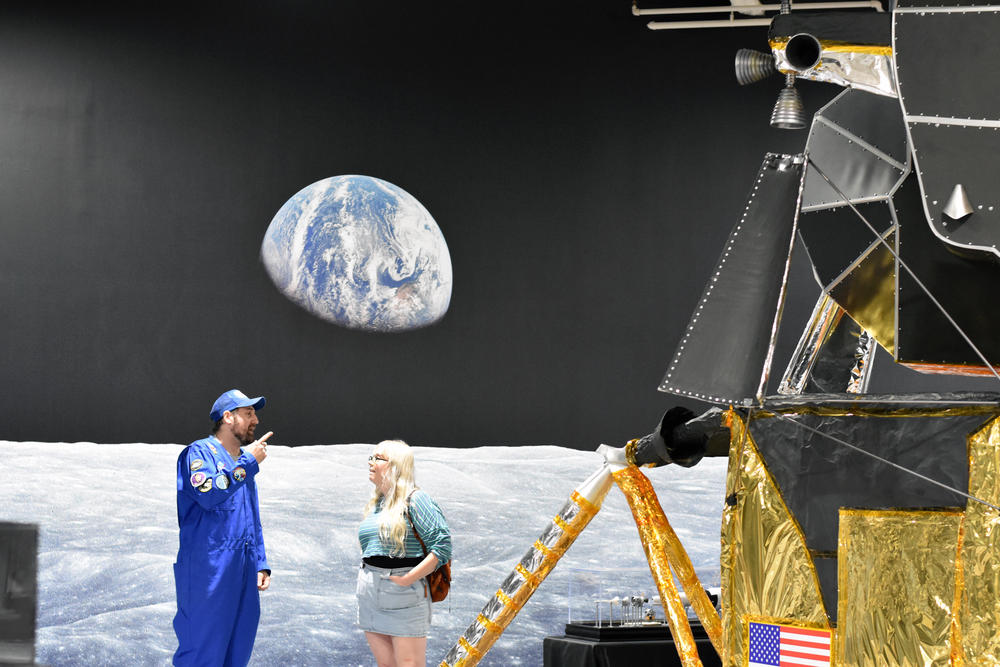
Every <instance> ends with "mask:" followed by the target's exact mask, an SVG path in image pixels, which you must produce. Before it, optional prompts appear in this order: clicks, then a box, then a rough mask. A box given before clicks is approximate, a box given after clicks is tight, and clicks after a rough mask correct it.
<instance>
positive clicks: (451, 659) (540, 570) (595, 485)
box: [439, 465, 612, 667]
mask: <svg viewBox="0 0 1000 667" xmlns="http://www.w3.org/2000/svg"><path fill="white" fill-rule="evenodd" d="M611 485H612V479H611V470H610V469H609V468H608V466H606V465H605V466H602V467H601V468H600V469H599V470H598V471H597V472H595V473H594V474H593V475H591V476H590V478H588V479H587V480H586V481H585V482H584V483H583V484H581V485H580V486H578V487H577V488H576V490H574V491H573V493H572V494H571V495H570V498H569V500H568V501H567V502H566V504H565V505H563V507H562V509H561V510H560V511H559V513H558V514H557V515H556V516H554V517H553V518H552V523H550V524H549V525H548V526H547V527H546V528H545V530H544V531H542V534H541V536H539V538H538V540H536V541H535V543H534V544H533V545H532V546H531V548H530V549H528V551H527V553H525V554H524V556H523V557H522V558H521V560H520V561H519V562H518V563H517V564H516V565H515V566H514V569H513V571H512V572H511V573H510V574H509V575H507V578H506V579H504V581H503V583H502V584H501V585H500V588H499V589H498V590H497V592H496V593H495V594H494V595H493V597H492V598H490V600H489V601H488V602H487V603H486V605H485V606H484V607H483V609H482V611H481V612H480V613H479V614H478V615H477V616H476V620H475V621H473V622H472V624H471V625H469V627H468V628H466V630H465V632H464V633H462V636H461V637H459V638H458V641H457V642H456V643H455V644H454V645H453V646H452V647H451V649H450V650H449V651H448V653H447V654H446V655H445V658H444V660H443V661H442V662H441V663H440V665H439V667H472V666H473V665H476V664H478V663H479V661H480V660H482V659H483V656H485V655H486V653H487V652H488V651H489V650H490V648H491V647H492V646H493V644H494V643H495V642H496V640H497V639H498V638H499V637H500V635H501V634H503V631H504V630H505V629H506V628H507V626H508V625H510V622H511V621H513V620H514V618H515V617H516V616H517V613H518V612H519V611H520V610H521V608H522V607H523V606H524V605H525V603H526V602H527V601H528V599H529V598H530V597H531V596H532V595H533V594H534V592H535V591H536V590H537V589H538V587H539V586H540V585H541V583H542V581H544V580H545V577H547V576H548V575H549V572H551V571H552V568H554V567H555V566H556V563H558V562H559V559H560V558H562V556H563V554H565V553H566V550H567V549H569V547H570V546H571V545H572V544H573V542H574V541H575V540H576V538H577V536H578V535H579V534H580V532H581V531H582V530H583V529H584V528H585V527H586V526H587V524H588V523H590V520H591V519H593V518H594V516H595V515H596V514H597V512H598V511H600V509H601V504H602V503H603V502H604V497H605V496H606V495H607V493H608V490H609V489H610V488H611Z"/></svg>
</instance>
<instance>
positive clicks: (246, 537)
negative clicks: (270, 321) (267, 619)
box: [173, 389, 273, 667]
mask: <svg viewBox="0 0 1000 667" xmlns="http://www.w3.org/2000/svg"><path fill="white" fill-rule="evenodd" d="M265 402H266V401H265V399H264V397H263V396H258V397H257V398H248V397H247V396H246V394H244V393H243V392H241V391H240V390H238V389H230V390H229V391H227V392H225V393H224V394H222V395H221V396H219V398H218V399H217V400H216V401H215V404H214V405H213V406H212V411H211V413H209V416H210V418H211V420H212V421H213V422H214V423H215V426H214V428H213V430H212V435H210V436H208V437H207V438H202V439H201V440H196V441H195V442H192V443H191V444H190V445H188V446H187V447H185V448H184V450H183V451H182V452H181V453H180V456H179V457H178V458H177V523H178V525H179V526H180V548H179V549H178V551H177V562H176V563H174V581H175V582H176V586H177V615H176V616H175V617H174V631H175V632H176V633H177V643H178V647H177V651H176V652H175V653H174V661H173V662H174V664H175V665H184V666H186V667H187V666H192V665H206V666H209V665H211V666H213V667H218V666H220V665H221V666H223V667H231V666H237V665H239V666H241V667H242V666H245V665H246V664H247V663H248V662H249V661H250V654H251V653H252V652H253V644H254V639H256V637H257V623H258V621H259V620H260V592H259V591H263V590H267V587H268V586H269V585H270V583H271V568H270V567H269V566H268V564H267V555H266V553H265V552H264V536H263V533H262V531H261V524H260V507H259V504H258V500H257V484H256V482H255V481H254V477H256V475H257V473H258V471H259V470H260V463H261V462H262V461H263V460H264V459H265V458H267V440H268V438H270V437H271V436H272V435H273V433H272V432H270V431H269V432H268V433H266V434H265V435H263V436H261V437H260V438H258V439H257V440H254V439H253V436H254V430H255V429H256V428H257V424H258V423H259V422H258V419H257V412H258V411H259V410H261V409H263V408H264V403H265Z"/></svg>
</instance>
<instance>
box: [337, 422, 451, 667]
mask: <svg viewBox="0 0 1000 667" xmlns="http://www.w3.org/2000/svg"><path fill="white" fill-rule="evenodd" d="M368 480H369V481H370V482H371V483H372V484H373V485H374V486H375V488H374V490H373V492H372V497H371V500H369V501H368V505H367V506H365V511H364V519H363V520H362V521H361V525H360V526H359V527H358V540H359V541H360V543H361V559H362V562H361V570H360V571H359V572H358V591H357V593H358V625H360V626H361V629H362V630H364V631H365V637H366V638H367V639H368V646H369V647H370V648H371V651H372V655H374V656H375V660H376V662H377V663H378V665H379V667H417V666H419V667H424V665H425V664H426V652H427V633H428V631H429V630H430V624H431V598H430V592H429V591H428V589H427V584H426V582H425V581H424V577H426V576H427V575H428V574H430V573H431V572H433V571H434V570H436V569H437V568H438V567H440V566H441V565H443V564H445V563H447V562H448V561H450V560H451V534H450V533H449V532H448V524H447V523H446V522H445V519H444V515H443V514H442V513H441V508H440V507H438V505H437V503H436V502H434V500H433V499H432V498H431V497H430V496H429V495H427V494H426V493H425V492H423V491H421V490H420V489H418V488H417V487H416V484H415V482H414V475H413V451H412V450H411V449H410V447H409V445H407V444H406V443H405V442H403V441H402V440H384V441H382V442H380V443H379V444H378V445H377V446H376V447H375V451H374V453H372V455H371V456H369V457H368ZM411 521H412V525H411ZM413 526H415V527H416V529H417V532H418V533H419V534H420V539H422V540H423V541H424V545H426V547H427V555H426V556H425V555H424V550H423V549H422V548H421V546H420V542H419V541H417V537H416V536H415V535H414V534H413Z"/></svg>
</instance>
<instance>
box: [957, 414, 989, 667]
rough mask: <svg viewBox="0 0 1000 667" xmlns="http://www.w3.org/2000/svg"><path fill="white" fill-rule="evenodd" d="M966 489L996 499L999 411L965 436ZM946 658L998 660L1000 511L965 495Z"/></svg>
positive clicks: (980, 662)
mask: <svg viewBox="0 0 1000 667" xmlns="http://www.w3.org/2000/svg"><path fill="white" fill-rule="evenodd" d="M969 493H970V494H971V495H973V496H975V497H977V498H982V499H983V500H987V501H989V502H991V503H993V504H995V505H1000V417H998V418H995V419H992V420H991V421H989V422H988V423H987V424H986V425H984V426H983V427H982V428H981V429H979V430H978V431H977V432H976V433H974V434H972V436H970V437H969ZM952 664H954V665H1000V514H998V513H997V511H996V510H994V509H993V508H991V507H987V506H986V505H983V504H982V503H978V502H974V501H971V500H970V501H969V502H968V504H967V505H966V509H965V515H964V516H963V517H962V525H961V530H960V531H959V543H958V563H957V566H956V573H955V617H954V621H953V626H952Z"/></svg>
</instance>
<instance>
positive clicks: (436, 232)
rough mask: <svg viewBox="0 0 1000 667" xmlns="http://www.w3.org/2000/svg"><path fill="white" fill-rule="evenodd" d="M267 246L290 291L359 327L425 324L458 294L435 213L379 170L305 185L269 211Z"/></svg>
mask: <svg viewBox="0 0 1000 667" xmlns="http://www.w3.org/2000/svg"><path fill="white" fill-rule="evenodd" d="M260 255H261V260H262V261H263V263H264V267H265V268H266V269H267V273H268V275H269V276H270V277H271V280H272V281H273V282H274V284H275V285H276V286H277V288H278V289H279V290H280V291H281V293H282V294H284V295H285V296H286V297H288V298H289V299H291V300H292V301H293V302H295V303H297V304H298V305H300V306H302V307H303V308H305V309H306V310H307V311H309V312H310V313H312V314H314V315H316V316H318V317H321V318H322V319H324V320H327V321H329V322H333V323H334V324H338V325H340V326H344V327H348V328H351V329H360V330H365V331H385V332H393V331H408V330H411V329H417V328H420V327H425V326H427V325H430V324H433V323H435V322H437V321H438V320H440V319H441V318H442V317H444V314H445V312H447V310H448V305H449V304H450V302H451V286H452V272H451V256H450V255H449V254H448V245H447V243H445V240H444V235H443V234H442V233H441V230H440V229H439V228H438V226H437V223H436V222H434V218H432V217H431V214H430V213H428V212H427V209H425V208H424V207H423V205H421V203H420V202H419V201H417V200H416V199H415V198H414V197H413V196H412V195H410V194H409V193H408V192H406V191H405V190H403V189H402V188H400V187H398V186H396V185H393V184H392V183H388V182H386V181H383V180H381V179H378V178H373V177H371V176H356V175H349V176H333V177H331V178H327V179H324V180H322V181H317V182H316V183H313V184H312V185H310V186H308V187H305V188H303V189H302V190H300V191H299V192H298V193H296V194H295V196H294V197H292V198H291V199H289V200H288V201H287V202H285V205H284V206H282V207H281V209H280V210H279V211H278V212H277V214H275V216H274V219H273V220H271V224H270V226H269V227H268V228H267V232H266V233H265V234H264V241H263V243H262V244H261V249H260Z"/></svg>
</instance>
